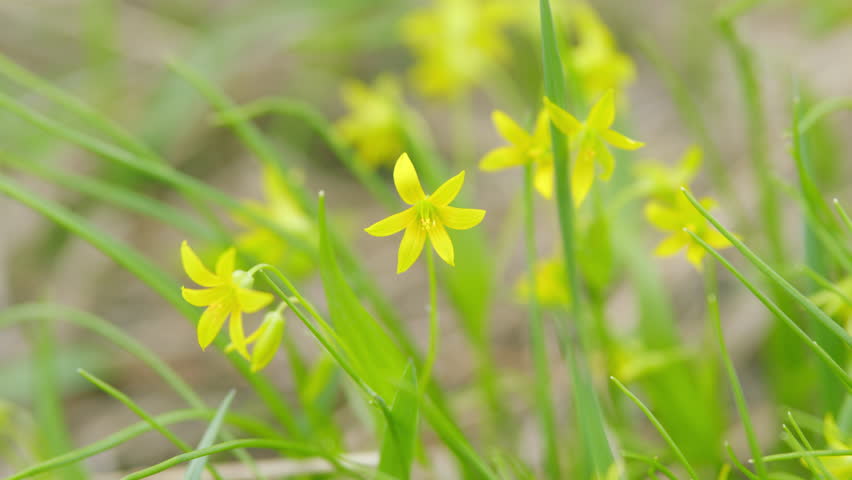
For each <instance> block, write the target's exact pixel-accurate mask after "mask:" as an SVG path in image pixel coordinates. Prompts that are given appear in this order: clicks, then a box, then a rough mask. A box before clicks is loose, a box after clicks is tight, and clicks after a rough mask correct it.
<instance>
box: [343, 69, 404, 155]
mask: <svg viewBox="0 0 852 480" xmlns="http://www.w3.org/2000/svg"><path fill="white" fill-rule="evenodd" d="M341 96H342V98H343V103H344V104H346V108H347V110H348V113H347V114H346V115H345V116H344V117H343V118H341V119H340V120H339V121H338V122H337V124H336V125H335V128H336V129H337V131H338V132H339V133H340V136H341V137H342V138H343V139H344V140H345V141H346V142H347V143H348V144H349V145H350V146H352V148H354V149H355V151H357V152H358V155H359V158H360V159H361V160H362V161H363V162H364V164H365V165H366V166H367V167H370V168H376V167H378V166H380V165H382V164H386V163H390V162H389V161H388V160H387V159H389V158H393V155H395V154H396V153H397V152H399V151H400V150H402V149H403V144H404V136H403V131H402V118H401V116H402V113H401V105H402V93H401V91H400V87H399V83H398V82H397V80H396V79H395V78H394V77H392V76H390V75H382V76H380V77H379V78H378V79H376V81H375V83H374V84H373V85H372V87H368V86H367V85H364V84H363V83H361V82H359V81H357V80H351V81H349V82H346V83H344V85H343V89H342V95H341Z"/></svg>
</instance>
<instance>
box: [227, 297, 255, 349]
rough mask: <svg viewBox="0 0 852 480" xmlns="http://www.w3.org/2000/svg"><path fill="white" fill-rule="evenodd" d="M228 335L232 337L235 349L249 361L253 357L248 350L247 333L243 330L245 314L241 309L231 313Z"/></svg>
mask: <svg viewBox="0 0 852 480" xmlns="http://www.w3.org/2000/svg"><path fill="white" fill-rule="evenodd" d="M228 335H230V336H231V343H232V344H233V345H234V349H235V350H236V351H237V353H239V354H240V355H242V357H243V358H245V359H246V360H249V359H250V358H251V357H250V356H249V353H248V348H246V333H245V331H244V330H243V314H242V312H240V310H239V309H235V310H234V311H233V312H231V321H230V322H228Z"/></svg>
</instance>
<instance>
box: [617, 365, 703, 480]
mask: <svg viewBox="0 0 852 480" xmlns="http://www.w3.org/2000/svg"><path fill="white" fill-rule="evenodd" d="M609 379H610V380H612V383H614V384H615V386H616V387H618V388H619V389H620V390H621V391H622V392H624V394H625V395H627V397H628V398H630V400H633V403H635V404H636V406H637V407H639V410H642V413H644V414H645V416H646V417H647V418H648V420H649V421H650V422H651V423H652V424H653V425H654V428H656V429H657V431H658V432H659V433H660V436H661V437H663V440H665V441H666V444H668V446H669V448H671V449H672V452H674V454H675V456H676V457H677V459H678V460H680V463H682V464H683V467H684V468H685V469H686V472H687V473H688V474H689V477H690V478H691V479H692V480H699V477H698V474H697V473H695V469H693V468H692V465H690V464H689V460H687V459H686V456H685V455H684V454H683V452H681V451H680V448H679V447H678V446H677V444H676V443H675V442H674V440H672V437H671V435H669V432H667V431H666V427H664V426H663V424H662V423H660V421H659V420H657V417H655V416H654V414H653V413H652V412H651V410H650V409H649V408H648V407H646V406H645V404H644V403H642V400H639V397H637V396H636V395H634V394H633V392H631V391H630V390H628V389H627V387H625V386H624V384H622V383H621V382H619V381H618V379H617V378H615V377H609Z"/></svg>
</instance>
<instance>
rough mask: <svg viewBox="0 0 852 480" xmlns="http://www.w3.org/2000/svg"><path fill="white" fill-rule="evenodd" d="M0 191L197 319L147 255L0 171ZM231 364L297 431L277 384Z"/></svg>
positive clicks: (240, 363) (244, 365)
mask: <svg viewBox="0 0 852 480" xmlns="http://www.w3.org/2000/svg"><path fill="white" fill-rule="evenodd" d="M0 193H3V194H5V195H7V196H9V197H11V198H14V199H15V200H17V201H19V202H21V203H23V204H24V205H27V206H28V207H30V208H32V209H33V210H36V211H37V212H39V213H41V214H42V215H44V216H45V217H47V218H48V219H50V220H51V221H53V222H55V223H57V224H58V225H60V226H62V227H63V228H65V229H67V230H69V231H71V232H72V233H74V234H75V235H77V236H79V237H80V238H82V239H83V240H85V241H87V242H89V243H90V244H92V245H93V246H94V247H95V248H97V249H98V250H100V251H101V252H103V253H104V254H105V255H107V256H108V257H110V258H111V259H113V260H114V261H115V262H116V263H117V264H119V265H121V266H122V267H124V268H125V269H127V270H128V271H129V272H130V273H132V274H133V275H135V276H136V277H137V278H139V279H140V280H142V281H143V282H144V283H146V284H147V285H148V286H149V287H150V288H151V289H152V290H154V291H155V292H156V293H157V294H159V295H160V296H161V297H163V299H165V300H166V301H168V302H169V303H170V304H171V305H172V306H174V307H175V309H176V310H177V311H178V312H180V313H181V314H182V315H183V316H185V317H186V318H187V319H189V320H190V321H191V322H193V324H194V323H196V322H197V321H198V311H197V309H196V308H195V307H193V306H191V305H189V304H188V303H186V302H185V301H184V300H183V298H182V297H181V295H180V288H179V285H178V283H177V282H176V281H175V280H174V279H172V278H170V277H169V275H167V274H166V273H165V272H163V271H162V270H160V269H159V268H157V267H156V266H155V265H153V264H152V263H151V262H150V261H149V260H148V259H147V258H145V257H144V256H142V255H141V254H139V252H137V251H136V250H134V249H132V248H130V247H128V246H127V245H125V244H124V243H121V242H119V241H117V240H115V239H114V238H112V237H111V236H109V235H107V234H106V233H104V232H102V231H100V230H98V229H96V228H94V227H93V226H92V225H90V224H89V223H88V222H87V221H85V220H84V219H83V218H80V217H79V216H77V215H75V214H74V213H72V212H70V211H68V210H67V209H65V208H63V207H61V206H59V205H57V204H55V203H53V202H50V201H48V200H46V199H43V198H40V197H38V196H36V195H34V194H32V193H31V192H29V191H27V190H25V189H23V188H21V187H19V186H17V185H15V183H14V182H12V181H11V180H9V179H8V178H6V177H4V176H2V175H0ZM225 343H226V342H225V339H224V338H223V337H219V338H218V339H217V340H216V341H215V342H214V344H215V345H216V346H217V348H220V349H222V350H224V348H225ZM228 358H229V360H230V361H231V363H232V364H233V365H234V367H235V368H236V369H237V370H238V371H239V372H240V373H241V374H242V375H243V376H244V377H245V378H246V380H247V381H248V382H249V383H250V384H251V385H252V388H254V390H255V391H256V392H257V394H258V395H259V396H260V397H261V398H262V399H263V401H264V403H265V404H266V405H267V407H268V408H269V409H270V411H272V412H273V414H274V415H275V417H276V418H277V419H278V420H279V421H280V422H281V423H282V425H284V426H285V427H286V428H287V429H288V433H291V434H292V435H296V436H298V435H299V432H300V428H299V427H298V425H297V423H296V421H295V418H294V417H293V414H292V413H291V412H290V410H289V407H288V406H287V405H286V404H285V403H284V402H283V400H282V399H281V398H280V396H279V395H278V392H277V391H276V388H275V387H274V386H273V385H272V383H271V382H270V381H269V380H268V379H267V378H266V377H264V376H262V375H258V374H254V373H252V372H251V371H250V369H249V365H248V362H247V361H245V360H244V359H242V357H240V356H239V355H238V354H236V353H231V354H229V355H228Z"/></svg>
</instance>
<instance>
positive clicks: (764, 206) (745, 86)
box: [719, 16, 785, 263]
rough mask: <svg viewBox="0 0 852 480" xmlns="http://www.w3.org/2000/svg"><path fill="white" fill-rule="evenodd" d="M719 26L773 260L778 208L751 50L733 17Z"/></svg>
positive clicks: (779, 252)
mask: <svg viewBox="0 0 852 480" xmlns="http://www.w3.org/2000/svg"><path fill="white" fill-rule="evenodd" d="M719 28H720V30H721V32H722V36H723V38H724V39H725V41H726V42H727V44H728V48H729V49H730V50H731V54H732V55H733V57H734V61H735V63H736V67H737V74H738V76H739V80H740V85H741V87H742V94H743V101H744V102H745V105H746V118H747V120H748V127H747V128H748V130H747V133H748V139H749V146H750V153H749V157H750V158H751V167H752V172H753V174H754V176H755V178H757V180H758V190H759V192H760V194H759V196H760V217H761V220H762V221H763V227H764V231H765V233H766V235H767V237H768V238H769V255H770V257H769V258H770V259H772V261H773V262H778V263H780V262H783V261H784V258H785V257H784V246H783V240H782V230H781V217H780V212H781V209H780V208H778V205H779V203H778V195H777V193H776V192H775V186H774V185H775V183H774V182H773V180H772V169H771V168H770V164H769V143H768V137H767V132H766V117H765V113H764V108H763V101H762V99H761V92H760V84H759V82H758V79H757V72H756V71H755V70H756V69H755V65H754V61H753V59H752V57H751V52H749V50H748V48H747V47H746V45H745V44H744V43H743V42H742V40H741V39H740V37H739V35H738V34H737V31H736V28H735V27H734V24H733V17H731V16H726V17H724V18H723V19H721V20H720V21H719Z"/></svg>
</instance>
